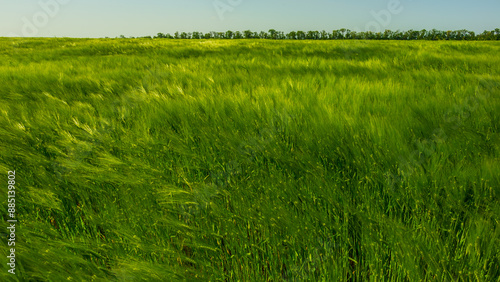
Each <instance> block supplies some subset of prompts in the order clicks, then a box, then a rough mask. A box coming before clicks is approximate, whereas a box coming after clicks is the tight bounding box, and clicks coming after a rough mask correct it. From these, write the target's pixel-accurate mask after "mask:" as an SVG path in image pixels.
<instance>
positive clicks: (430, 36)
mask: <svg viewBox="0 0 500 282" xmlns="http://www.w3.org/2000/svg"><path fill="white" fill-rule="evenodd" d="M120 37H121V38H125V36H124V35H121V36H120ZM145 38H151V36H146V37H145ZM154 38H168V39H275V40H283V39H289V40H338V39H341V40H344V39H363V40H468V41H470V40H500V29H499V28H496V29H495V30H491V31H488V30H485V31H484V32H483V33H480V34H476V33H475V32H474V31H470V30H466V29H462V30H453V31H452V30H448V31H442V30H437V29H432V30H425V29H423V30H407V31H399V30H397V31H392V30H388V29H386V30H385V31H384V32H372V31H361V32H357V31H353V30H350V29H345V28H342V29H338V30H333V31H332V32H328V31H325V30H322V31H317V30H310V31H301V30H299V31H291V32H289V33H285V32H283V31H278V30H275V29H270V30H269V31H268V32H266V31H261V32H254V31H251V30H245V31H243V32H241V31H231V30H228V31H226V32H216V31H211V32H207V33H203V32H197V31H195V32H178V31H177V32H176V33H174V35H171V34H170V33H167V34H164V33H161V32H160V33H158V34H157V35H156V36H155V37H154Z"/></svg>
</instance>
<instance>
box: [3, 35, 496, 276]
mask: <svg viewBox="0 0 500 282" xmlns="http://www.w3.org/2000/svg"><path fill="white" fill-rule="evenodd" d="M499 54H500V42H450V41H363V40H349V41H344V40H335V41H308V40H304V41H273V40H258V39H255V40H252V39H249V40H162V39H144V38H142V39H61V38H44V39H42V38H40V39H27V38H24V39H22V38H19V39H13V38H3V39H2V38H0V85H1V87H0V102H1V108H0V145H1V146H0V171H1V175H2V176H1V177H0V182H2V183H3V184H2V185H1V187H3V188H2V189H1V191H0V201H1V203H2V213H1V214H2V222H1V226H0V227H1V230H0V232H1V235H2V238H4V239H5V240H2V245H3V246H2V247H1V248H0V250H1V258H0V262H1V263H0V264H1V274H0V280H2V281H10V280H12V281H14V280H15V281H419V280H423V281H500V280H499V277H500V222H499V220H500V219H499V218H500V113H499V111H500V56H499ZM14 170H15V173H16V178H15V181H16V184H15V219H17V220H18V223H17V224H16V241H15V244H16V245H15V248H16V251H15V255H16V257H15V258H16V275H15V276H14V275H12V274H10V273H8V271H7V270H8V269H9V266H8V264H7V263H8V258H7V256H8V255H9V254H10V251H9V249H10V247H8V246H7V240H6V239H7V238H8V236H9V230H8V229H7V227H8V226H9V225H8V223H7V220H8V219H10V218H9V217H8V213H7V209H8V208H7V195H8V193H7V192H8V189H7V187H8V171H14ZM9 279H10V280H9Z"/></svg>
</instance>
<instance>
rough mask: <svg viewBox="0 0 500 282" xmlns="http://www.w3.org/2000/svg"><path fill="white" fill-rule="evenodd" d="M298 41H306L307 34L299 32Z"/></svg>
mask: <svg viewBox="0 0 500 282" xmlns="http://www.w3.org/2000/svg"><path fill="white" fill-rule="evenodd" d="M297 39H299V40H304V39H306V34H305V33H304V32H303V31H302V30H299V31H297Z"/></svg>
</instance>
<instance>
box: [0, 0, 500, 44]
mask: <svg viewBox="0 0 500 282" xmlns="http://www.w3.org/2000/svg"><path fill="white" fill-rule="evenodd" d="M0 7H2V9H1V10H0V36H26V37H117V36H119V35H125V36H127V37H129V36H147V35H156V34H157V33H158V32H162V33H171V34H173V33H174V32H176V31H180V32H182V31H185V32H192V31H201V32H209V31H226V30H233V31H236V30H239V31H243V30H247V29H249V30H252V31H261V30H264V31H267V30H269V29H271V28H273V29H276V30H281V31H285V32H289V31H292V30H304V31H307V30H319V31H321V30H327V31H332V30H334V29H340V28H347V29H351V30H354V31H367V30H371V31H374V32H377V31H384V30H385V29H391V30H409V29H414V30H422V29H427V30H430V29H433V28H435V29H438V30H459V29H467V30H472V31H475V32H482V31H484V30H493V29H495V28H500V17H499V16H498V11H500V0H484V1H464V0H454V1H451V0H336V1H327V0H309V1H293V0H286V1H285V0H267V1H264V0H189V1H168V0H163V1H161V0H142V1H138V0H121V1H118V0H104V1H102V0H101V1H97V0H86V1H83V0H39V1H28V0H17V1H8V0H0Z"/></svg>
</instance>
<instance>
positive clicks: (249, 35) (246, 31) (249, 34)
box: [243, 30, 253, 39]
mask: <svg viewBox="0 0 500 282" xmlns="http://www.w3.org/2000/svg"><path fill="white" fill-rule="evenodd" d="M243 36H245V38H246V39H250V38H252V37H253V34H252V31H251V30H245V31H243Z"/></svg>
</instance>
